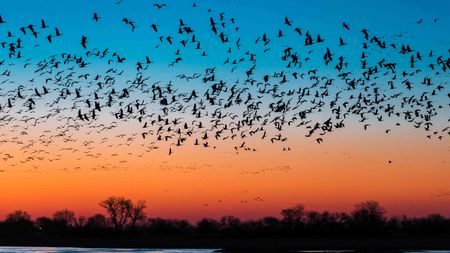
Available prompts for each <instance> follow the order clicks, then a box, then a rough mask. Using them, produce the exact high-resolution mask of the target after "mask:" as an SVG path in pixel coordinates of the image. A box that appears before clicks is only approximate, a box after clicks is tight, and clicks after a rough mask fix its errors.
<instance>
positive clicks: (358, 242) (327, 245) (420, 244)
mask: <svg viewBox="0 0 450 253" xmlns="http://www.w3.org/2000/svg"><path fill="white" fill-rule="evenodd" d="M0 246H34V247H38V246H42V247H83V248H167V249H169V248H198V249H218V252H261V253H266V252H267V253H269V252H270V253H272V252H288V251H290V250H331V249H332V250H363V251H365V252H367V251H372V250H376V251H380V250H388V251H397V250H405V249H415V250H449V249H450V239H449V238H401V239H383V238H370V239H355V238H345V239H344V238H332V239H315V238H314V239H313V238H302V239H290V238H289V239H288V238H251V239H247V238H220V239H219V238H208V239H205V238H188V237H173V236H171V237H150V238H137V239H131V238H130V239H125V238H120V239H106V238H98V239H97V238H83V239H82V238H74V239H68V238H59V239H57V238H20V239H1V238H0Z"/></svg>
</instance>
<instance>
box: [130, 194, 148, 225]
mask: <svg viewBox="0 0 450 253" xmlns="http://www.w3.org/2000/svg"><path fill="white" fill-rule="evenodd" d="M145 208H147V205H146V203H145V201H144V200H139V201H138V202H137V203H136V204H132V205H131V210H130V222H131V228H132V229H135V228H136V225H137V223H138V222H140V221H144V220H145V218H147V215H145V213H144V209H145Z"/></svg>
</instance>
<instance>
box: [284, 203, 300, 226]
mask: <svg viewBox="0 0 450 253" xmlns="http://www.w3.org/2000/svg"><path fill="white" fill-rule="evenodd" d="M281 215H282V216H283V219H282V222H283V225H284V227H285V228H287V229H289V230H296V229H297V230H298V229H299V228H301V227H302V226H303V222H304V218H305V206H304V205H302V204H298V205H295V206H293V207H291V208H286V209H283V210H281Z"/></svg>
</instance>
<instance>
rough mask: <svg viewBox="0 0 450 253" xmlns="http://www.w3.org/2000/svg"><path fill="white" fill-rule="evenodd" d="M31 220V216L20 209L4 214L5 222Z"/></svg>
mask: <svg viewBox="0 0 450 253" xmlns="http://www.w3.org/2000/svg"><path fill="white" fill-rule="evenodd" d="M24 221H26V222H28V221H29V222H31V216H30V215H29V214H28V213H27V212H25V211H22V210H16V211H14V212H12V213H10V214H8V215H6V219H5V222H8V223H14V222H24Z"/></svg>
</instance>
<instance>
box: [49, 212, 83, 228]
mask: <svg viewBox="0 0 450 253" xmlns="http://www.w3.org/2000/svg"><path fill="white" fill-rule="evenodd" d="M53 221H54V222H56V223H59V224H61V225H63V226H65V227H74V226H75V225H76V224H77V217H76V216H75V213H74V212H73V211H70V210H68V209H63V210H60V211H56V212H55V213H54V214H53Z"/></svg>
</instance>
